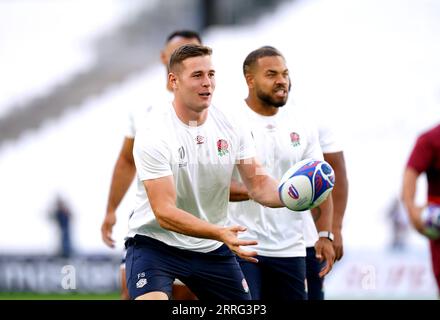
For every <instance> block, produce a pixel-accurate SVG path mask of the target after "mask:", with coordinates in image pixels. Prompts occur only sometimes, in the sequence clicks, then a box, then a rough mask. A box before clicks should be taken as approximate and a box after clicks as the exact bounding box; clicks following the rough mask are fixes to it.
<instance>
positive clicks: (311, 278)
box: [306, 247, 325, 300]
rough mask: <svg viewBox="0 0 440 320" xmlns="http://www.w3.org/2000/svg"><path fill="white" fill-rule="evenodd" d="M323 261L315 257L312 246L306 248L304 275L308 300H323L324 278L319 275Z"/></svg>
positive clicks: (323, 264)
mask: <svg viewBox="0 0 440 320" xmlns="http://www.w3.org/2000/svg"><path fill="white" fill-rule="evenodd" d="M324 266H325V262H324V261H323V262H319V260H318V259H317V258H316V251H315V248H314V247H308V248H307V257H306V275H307V295H308V299H309V300H324V278H321V277H320V276H319V272H321V270H322V268H323V267H324Z"/></svg>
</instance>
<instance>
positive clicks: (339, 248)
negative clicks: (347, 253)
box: [333, 230, 344, 261]
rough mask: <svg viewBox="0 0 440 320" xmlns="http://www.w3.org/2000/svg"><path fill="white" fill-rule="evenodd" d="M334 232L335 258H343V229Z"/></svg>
mask: <svg viewBox="0 0 440 320" xmlns="http://www.w3.org/2000/svg"><path fill="white" fill-rule="evenodd" d="M333 234H334V235H335V239H334V240H333V249H334V250H335V259H336V261H338V260H341V259H342V256H343V255H344V246H343V241H342V233H341V230H334V231H333Z"/></svg>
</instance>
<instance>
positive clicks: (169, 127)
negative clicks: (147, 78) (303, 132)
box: [128, 106, 255, 252]
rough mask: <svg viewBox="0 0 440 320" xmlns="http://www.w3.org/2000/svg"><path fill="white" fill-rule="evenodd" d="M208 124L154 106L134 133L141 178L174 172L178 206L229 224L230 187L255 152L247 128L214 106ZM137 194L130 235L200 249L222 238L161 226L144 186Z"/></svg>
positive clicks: (216, 244) (213, 245)
mask: <svg viewBox="0 0 440 320" xmlns="http://www.w3.org/2000/svg"><path fill="white" fill-rule="evenodd" d="M208 112H209V113H208V117H207V120H206V122H205V123H204V124H202V125H200V126H195V124H194V125H192V126H191V124H190V125H187V124H184V123H182V122H181V121H180V119H179V118H178V117H177V115H176V113H175V111H174V108H173V107H172V106H168V107H163V108H160V107H159V108H153V110H152V112H150V114H149V115H148V118H149V119H148V124H147V125H146V126H145V128H142V129H140V130H139V131H138V132H137V134H136V138H135V144H134V150H133V155H134V160H135V164H136V169H137V174H138V179H139V180H140V181H144V180H148V179H155V178H160V177H164V176H169V175H172V176H173V179H174V183H175V187H176V194H177V200H176V204H177V207H178V208H180V209H182V210H185V211H187V212H189V213H191V214H193V215H194V216H196V217H198V218H200V219H202V220H205V221H208V222H210V223H213V224H216V225H220V226H224V225H226V223H227V209H228V201H229V187H230V181H231V177H232V170H233V168H234V165H235V163H236V161H237V160H242V159H248V158H252V157H254V156H255V148H254V146H253V143H252V137H251V135H250V132H249V131H248V130H242V129H240V126H239V125H237V124H234V123H233V122H231V120H230V119H227V118H226V117H225V115H224V114H223V113H222V112H221V111H220V110H219V109H217V108H216V107H214V106H210V107H209V109H208ZM138 185H139V186H142V188H141V189H140V190H138V193H137V199H136V209H135V211H134V212H133V214H132V215H131V217H130V220H129V233H128V236H130V237H132V236H134V235H135V234H141V235H145V236H149V237H152V238H155V239H157V240H160V241H162V242H164V243H166V244H168V245H171V246H174V247H177V248H180V249H188V250H193V251H199V252H209V251H212V250H215V249H217V248H218V247H220V246H221V244H222V243H220V242H218V241H214V240H210V239H201V238H195V237H190V236H187V235H183V234H180V233H176V232H172V231H169V230H165V229H163V228H161V227H160V226H159V224H158V222H157V220H156V219H155V216H154V213H153V212H152V209H151V206H150V204H149V202H148V199H147V195H146V192H145V188H144V186H143V185H142V184H138Z"/></svg>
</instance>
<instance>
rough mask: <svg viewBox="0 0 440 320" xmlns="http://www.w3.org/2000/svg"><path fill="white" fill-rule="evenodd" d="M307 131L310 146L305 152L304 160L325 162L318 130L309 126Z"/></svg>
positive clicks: (308, 145)
mask: <svg viewBox="0 0 440 320" xmlns="http://www.w3.org/2000/svg"><path fill="white" fill-rule="evenodd" d="M307 129H308V144H307V148H306V150H305V151H304V156H303V159H308V158H312V159H317V160H324V156H323V154H322V149H321V145H320V143H319V137H318V129H317V128H316V127H314V126H313V125H311V124H310V125H308V126H307Z"/></svg>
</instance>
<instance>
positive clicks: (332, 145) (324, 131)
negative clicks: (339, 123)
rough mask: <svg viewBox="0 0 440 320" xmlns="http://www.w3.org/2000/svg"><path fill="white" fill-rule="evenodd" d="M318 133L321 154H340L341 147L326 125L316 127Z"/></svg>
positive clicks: (331, 129) (333, 132)
mask: <svg viewBox="0 0 440 320" xmlns="http://www.w3.org/2000/svg"><path fill="white" fill-rule="evenodd" d="M318 132H319V144H320V145H321V149H322V152H323V153H334V152H341V151H342V146H341V145H340V142H339V139H338V137H337V135H336V133H335V131H334V130H333V128H330V127H329V126H327V125H322V124H320V125H319V127H318Z"/></svg>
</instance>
